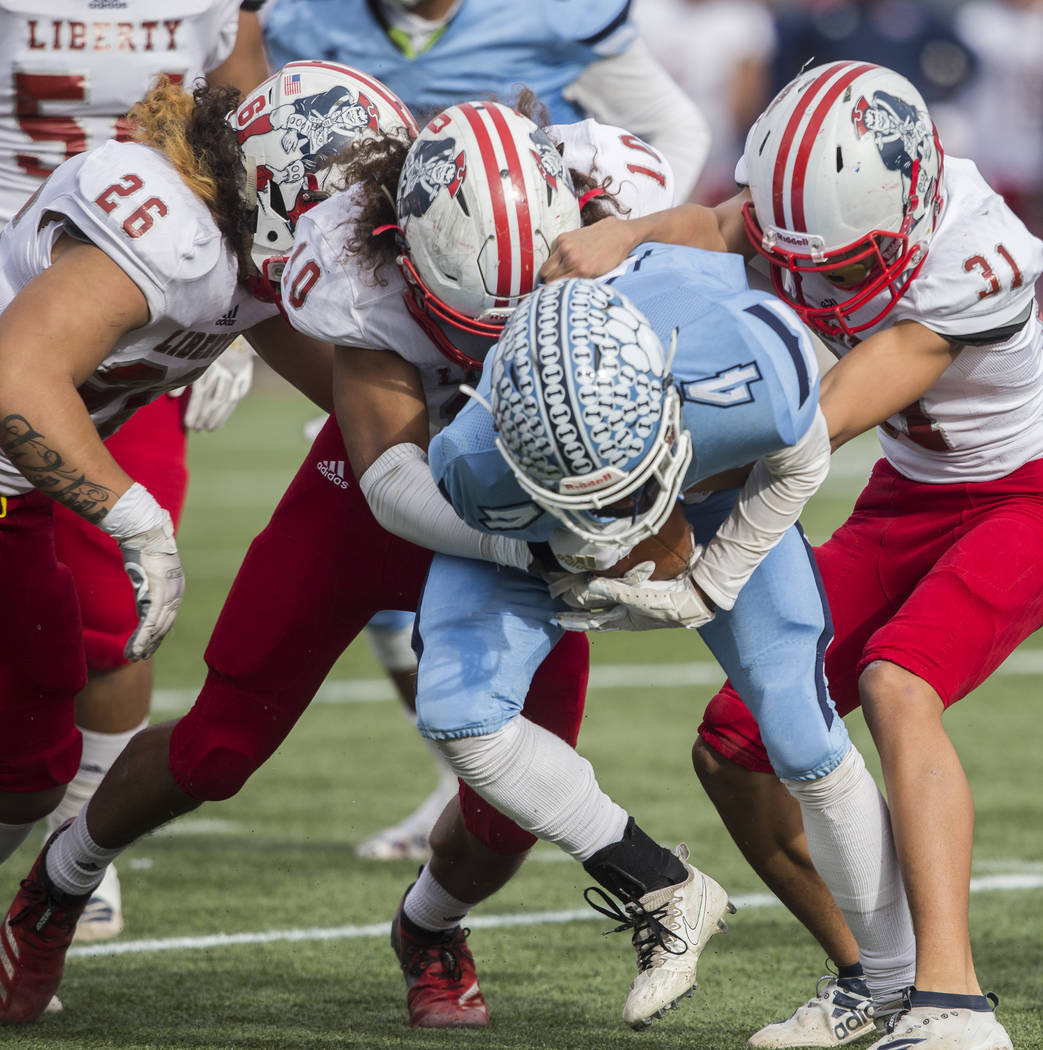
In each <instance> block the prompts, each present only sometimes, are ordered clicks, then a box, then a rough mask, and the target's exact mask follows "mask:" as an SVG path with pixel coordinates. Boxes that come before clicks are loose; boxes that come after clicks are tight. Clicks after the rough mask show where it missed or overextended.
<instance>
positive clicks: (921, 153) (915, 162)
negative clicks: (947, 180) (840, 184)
mask: <svg viewBox="0 0 1043 1050" xmlns="http://www.w3.org/2000/svg"><path fill="white" fill-rule="evenodd" d="M851 122H852V123H853V124H854V126H855V134H856V135H858V137H859V138H862V137H863V136H865V135H871V136H872V138H873V141H874V143H875V144H876V148H877V151H878V152H879V154H880V159H881V160H882V161H883V163H884V167H885V168H887V169H888V170H889V171H897V172H900V173H901V174H902V176H903V178H904V179H905V180H906V185H907V189H906V195H905V199H906V208H905V219H904V223H903V225H904V228H903V229H901V230H900V232H901V233H908V232H909V230H910V229H911V228H912V227H913V226H914V225H915V224H916V223H917V222H918V221H919V220H920V219H921V218H922V217H923V213H924V210H925V209H926V207H927V202H928V201H930V200H932V199H933V197H934V187H933V186H932V185H931V184H930V183H931V180H930V178H929V177H928V175H927V169H926V167H925V162H926V161H929V160H930V159H931V157H932V156H933V155H934V153H935V141H934V127H933V125H932V124H931V122H930V120H929V119H928V118H927V115H926V114H925V113H923V112H922V111H921V110H919V109H918V108H917V107H916V105H915V104H913V103H910V102H905V101H903V100H902V99H900V98H898V97H897V96H895V95H892V94H889V93H888V92H886V91H874V92H873V94H872V101H869V100H867V99H866V97H865V96H864V95H863V96H861V97H860V98H859V100H858V102H857V103H856V104H855V108H854V109H853V110H852V111H851ZM921 182H924V183H925V185H920V183H921Z"/></svg>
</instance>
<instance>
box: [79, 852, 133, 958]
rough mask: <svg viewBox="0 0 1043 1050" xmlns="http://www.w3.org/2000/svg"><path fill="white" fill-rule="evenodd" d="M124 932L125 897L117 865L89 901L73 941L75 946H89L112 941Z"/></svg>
mask: <svg viewBox="0 0 1043 1050" xmlns="http://www.w3.org/2000/svg"><path fill="white" fill-rule="evenodd" d="M122 932H123V895H122V893H121V892H120V880H119V876H118V875H117V874H116V865H115V864H110V865H109V866H108V867H107V868H106V869H105V875H104V876H103V877H102V880H101V882H100V883H98V886H97V888H96V889H95V890H94V892H93V893H92V894H91V896H90V900H88V901H87V906H86V907H85V908H84V909H83V914H82V915H81V916H80V921H79V922H78V923H77V924H76V932H75V933H74V934H73V937H72V939H73V943H75V944H89V943H92V942H94V941H108V940H111V939H112V938H113V937H118V936H119V935H120V934H121V933H122Z"/></svg>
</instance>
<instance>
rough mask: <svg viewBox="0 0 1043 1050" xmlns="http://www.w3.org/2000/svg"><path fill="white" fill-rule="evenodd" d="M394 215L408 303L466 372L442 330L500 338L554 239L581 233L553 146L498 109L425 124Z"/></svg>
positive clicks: (455, 113)
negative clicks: (399, 233)
mask: <svg viewBox="0 0 1043 1050" xmlns="http://www.w3.org/2000/svg"><path fill="white" fill-rule="evenodd" d="M397 210H398V224H399V227H400V228H401V230H402V236H403V240H404V244H405V255H404V256H402V257H401V258H400V259H399V265H400V266H401V268H402V271H403V274H404V276H405V278H406V286H407V289H408V290H407V303H408V304H409V305H410V309H411V310H412V312H413V314H414V316H416V317H417V319H418V320H420V321H421V324H423V325H424V327H425V329H426V330H427V331H428V333H429V334H430V335H431V336H432V338H433V339H434V340H435V342H436V343H437V344H438V346H439V348H440V349H441V350H442V352H443V353H445V354H447V356H449V357H451V358H452V359H453V360H455V361H457V362H458V363H462V364H464V365H466V366H467V367H474V366H475V365H476V364H477V363H478V362H477V361H476V360H475V359H474V357H473V356H471V355H470V354H467V353H464V352H463V351H461V350H460V349H459V348H458V347H456V345H455V344H454V343H453V342H452V341H451V340H450V339H449V338H448V336H447V335H446V333H445V331H444V327H443V326H445V325H450V326H452V327H454V328H456V329H458V330H460V331H463V332H467V333H470V334H471V335H478V336H483V337H486V338H488V339H490V340H492V339H495V338H496V337H497V336H498V335H499V333H500V331H501V330H502V328H503V325H504V322H505V321H506V320H507V318H508V317H509V316H510V314H511V312H512V311H513V310H514V308H515V307H516V306H517V305H518V303H519V302H520V301H521V300H522V299H523V298H524V297H525V296H526V295H528V294H529V293H530V292H531V291H532V290H533V288H534V287H535V284H536V275H537V274H538V273H539V269H540V266H542V265H543V262H544V260H545V259H546V258H547V256H548V255H549V254H550V248H551V245H552V244H553V243H554V239H555V238H556V237H557V236H558V234H559V233H563V232H565V231H566V230H574V229H577V228H578V227H579V225H580V217H579V202H578V201H577V199H576V193H575V190H574V188H573V185H572V178H571V176H570V175H569V171H568V168H567V167H566V166H565V162H564V161H563V160H562V158H561V155H560V154H559V153H558V151H557V149H556V148H555V147H554V145H553V143H552V142H551V141H550V139H549V138H548V137H547V136H546V134H545V133H544V132H543V131H541V130H540V129H539V128H538V127H537V126H536V125H535V124H534V123H533V122H532V121H531V120H529V119H528V118H527V117H524V116H522V115H521V114H520V113H518V112H516V111H515V110H513V109H511V108H510V107H508V106H504V105H501V104H499V103H497V102H465V103H463V104H461V105H458V106H451V107H450V108H449V109H446V110H443V111H442V112H441V113H439V114H438V115H437V116H436V117H434V118H433V119H432V120H431V121H430V122H429V123H428V124H427V126H426V127H425V128H424V129H423V131H421V133H420V135H419V136H418V137H417V140H416V141H415V142H414V143H413V145H412V147H411V148H410V150H409V154H408V155H407V157H406V160H405V164H404V165H403V168H402V174H401V176H400V177H399V182H398V209H397ZM468 345H469V346H470V344H468Z"/></svg>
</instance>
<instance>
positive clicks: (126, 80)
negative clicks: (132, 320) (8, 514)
mask: <svg viewBox="0 0 1043 1050" xmlns="http://www.w3.org/2000/svg"><path fill="white" fill-rule="evenodd" d="M258 5H259V0H245V2H243V3H242V4H240V3H239V0H206V2H204V3H201V4H197V5H193V6H192V7H190V8H183V9H181V10H179V11H176V12H174V13H173V17H172V16H171V9H170V7H169V5H166V4H162V3H160V2H159V0H127V2H126V3H122V4H120V5H119V7H118V10H117V8H116V7H115V6H114V5H112V4H110V5H108V6H107V8H106V7H103V6H100V5H97V6H94V7H91V8H90V9H89V10H88V9H85V8H84V6H83V4H81V3H75V2H72V0H40V2H37V3H33V4H25V3H21V2H17V0H0V56H2V58H3V60H4V63H3V68H4V70H5V73H4V75H3V77H0V226H3V225H4V224H6V223H7V222H8V221H10V219H11V218H12V217H13V216H14V215H15V213H16V212H17V211H18V209H19V208H20V207H21V206H22V205H23V204H24V203H25V202H26V200H28V199H29V197H30V196H31V195H32V194H33V193H34V192H35V191H36V190H37V189H39V187H40V186H41V185H42V183H43V181H44V179H45V178H46V176H47V175H48V174H49V173H50V172H51V171H53V169H54V168H56V167H57V166H58V165H59V164H60V163H61V162H62V161H64V160H66V159H67V158H68V157H71V156H73V155H75V154H77V153H80V152H82V151H84V150H87V149H91V148H93V147H95V146H99V145H101V144H102V143H103V142H105V141H106V140H107V139H110V138H119V139H124V140H126V138H127V137H128V131H129V125H128V124H127V121H126V112H127V110H128V109H130V107H131V106H132V105H133V104H134V102H136V101H137V100H138V99H140V98H141V97H142V96H143V95H144V94H145V92H146V91H147V90H148V89H149V87H150V86H152V82H153V81H154V80H155V78H156V77H157V76H159V75H160V74H164V73H165V74H166V75H167V76H169V77H170V78H171V79H173V80H176V81H178V82H179V83H181V84H182V85H183V86H185V87H186V88H187V87H190V86H192V85H193V84H194V83H195V81H196V80H197V79H198V78H200V77H202V76H204V74H205V75H206V76H207V78H208V80H209V81H210V83H215V84H230V85H231V86H233V87H236V88H239V90H240V91H245V90H247V89H249V88H252V87H254V86H255V85H256V84H258V83H260V81H262V80H264V79H265V77H266V76H267V75H268V71H267V65H266V60H265V56H264V51H263V48H262V46H261V29H260V22H259V20H258V17H257V13H256V10H255V9H256V7H257V6H258ZM251 372H252V354H251V352H250V350H249V348H248V347H246V346H245V345H244V344H243V343H242V341H241V340H240V341H239V342H237V343H236V344H235V345H234V346H233V347H232V348H231V349H230V350H229V351H228V352H227V353H225V354H224V355H222V357H221V358H219V359H218V361H217V362H215V365H214V367H213V368H211V369H208V370H207V371H206V372H204V373H203V375H202V376H201V377H200V378H199V380H197V381H196V382H195V383H194V384H193V385H192V387H191V389H190V392H189V394H188V396H187V397H183V398H182V397H181V396H180V395H181V394H182V391H180V390H179V391H174V392H172V393H171V395H170V396H169V397H161V398H157V399H156V400H155V401H153V402H151V403H150V404H149V405H147V406H144V407H143V408H142V410H141V411H139V412H137V413H135V415H134V417H133V419H132V420H131V421H129V422H128V424H127V425H126V426H123V427H121V428H120V430H119V432H118V433H117V434H114V435H113V436H112V437H111V438H109V439H108V440H107V442H106V447H107V448H108V450H109V452H110V453H111V454H112V455H113V457H114V458H115V459H116V460H117V462H118V463H119V464H120V465H121V466H122V467H123V469H124V470H125V471H126V472H127V473H128V474H129V475H130V476H131V477H134V478H135V479H137V480H138V481H140V482H141V483H142V484H143V485H145V487H146V488H148V490H149V491H150V492H151V493H152V494H153V496H155V498H156V500H157V501H158V503H159V505H160V506H161V507H162V508H163V509H164V510H166V511H168V512H169V514H170V516H171V519H172V521H173V523H174V528H175V532H176V529H177V525H178V520H179V518H180V514H181V509H182V507H183V505H184V499H185V491H186V487H187V481H188V471H187V466H186V463H185V451H186V449H185V444H186V443H185V432H186V430H195V429H214V427H216V426H217V425H219V422H220V421H221V420H222V419H223V418H225V417H227V415H228V414H229V413H230V412H231V410H232V408H233V407H234V405H235V404H236V402H237V401H238V399H239V398H240V397H241V396H242V395H243V394H244V393H245V392H246V389H248V387H249V384H250V376H251ZM54 537H55V546H56V548H57V553H58V560H59V561H60V562H62V563H63V564H64V565H66V566H68V568H69V569H70V570H71V572H72V575H73V581H74V583H75V584H76V590H77V596H78V598H79V603H80V613H81V618H82V622H83V632H84V646H85V655H86V660H87V684H86V685H85V687H84V688H83V690H81V692H80V694H79V695H78V696H77V698H76V724H77V726H78V727H79V728H80V730H81V733H82V735H83V752H82V755H81V758H80V765H79V768H78V770H77V772H76V775H75V776H74V777H73V779H72V781H71V782H70V784H69V785H68V787H67V789H66V793H65V797H64V798H63V799H62V802H61V803H60V805H59V806H58V807H57V808H56V809H54V810H53V811H52V812H51V814H50V815H49V816H48V818H47V822H46V823H47V833H48V834H49V833H50V832H52V831H54V829H55V828H57V827H58V825H59V824H61V823H62V822H63V821H64V820H66V819H67V818H68V817H70V816H72V815H73V814H74V813H76V812H77V810H78V809H79V808H80V807H81V806H82V805H83V803H84V802H85V801H86V799H87V798H89V797H90V794H91V792H92V791H93V789H94V786H95V785H96V784H97V783H98V781H99V780H100V779H101V777H102V776H103V775H104V773H105V771H106V770H107V769H108V768H109V766H110V765H111V764H112V759H113V758H114V757H115V755H117V754H119V752H120V751H121V750H122V749H123V747H124V745H125V744H126V742H127V740H129V739H130V737H131V736H132V735H133V734H134V733H135V732H136V731H137V730H138V729H140V728H141V727H142V725H144V724H145V723H146V722H147V721H148V713H149V705H150V700H151V690H152V661H151V660H139V661H133V662H132V661H130V660H128V659H127V658H126V657H125V656H124V652H123V650H124V646H125V645H126V642H127V639H128V638H129V637H130V635H131V633H132V632H133V631H134V628H135V627H136V625H137V619H138V617H137V610H136V607H135V602H134V591H133V588H132V587H131V585H130V581H129V580H128V579H127V575H126V573H125V572H124V571H123V561H122V559H121V557H120V554H119V548H118V547H117V546H116V544H115V542H114V541H113V540H112V539H111V538H110V537H108V536H105V535H104V534H103V533H102V532H100V531H99V530H98V529H96V528H95V527H94V526H93V525H91V524H89V523H88V522H86V521H85V520H84V519H83V518H81V517H80V516H79V515H77V514H75V513H73V512H72V511H70V510H67V509H66V508H65V507H63V506H61V505H60V504H58V505H56V506H55V518H54ZM122 926H123V912H122V900H121V893H120V884H119V878H118V876H117V874H116V868H115V867H114V866H113V867H110V868H109V869H108V870H107V872H106V875H105V880H104V882H103V883H102V885H101V886H99V887H98V891H97V893H96V894H95V895H94V899H93V900H92V901H91V902H90V904H89V905H88V907H87V908H86V910H85V911H84V913H83V916H82V917H81V920H80V925H79V928H78V930H77V939H79V940H101V939H105V938H108V937H114V936H116V935H117V934H118V933H119V932H120V930H121V929H122Z"/></svg>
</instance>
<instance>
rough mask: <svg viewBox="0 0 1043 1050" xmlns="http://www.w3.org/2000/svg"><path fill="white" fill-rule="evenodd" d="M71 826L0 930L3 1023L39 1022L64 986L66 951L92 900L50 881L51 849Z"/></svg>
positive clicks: (40, 860) (26, 883)
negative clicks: (70, 892)
mask: <svg viewBox="0 0 1043 1050" xmlns="http://www.w3.org/2000/svg"><path fill="white" fill-rule="evenodd" d="M69 823H70V822H66V823H65V824H63V825H62V826H61V827H60V828H59V829H58V830H57V831H56V832H55V833H54V834H53V835H52V836H51V837H50V838H49V839H48V840H47V844H46V845H45V846H44V848H43V849H42V850H41V852H40V855H39V856H38V857H37V858H36V863H35V864H34V865H33V866H32V870H31V871H30V872H29V875H28V876H27V877H26V878H24V879H23V880H22V885H21V888H20V889H19V890H18V894H17V896H16V897H15V899H14V903H12V905H11V908H10V910H9V911H8V913H7V916H6V917H5V919H4V924H3V926H2V927H0V1022H3V1023H7V1024H20V1023H22V1022H25V1021H34V1020H36V1018H37V1017H39V1016H40V1014H42V1013H43V1012H44V1011H45V1010H46V1009H47V1007H48V1005H49V1004H50V1002H51V1000H52V998H53V997H54V993H55V992H56V991H57V990H58V985H59V984H61V980H62V972H63V971H64V969H65V952H66V951H67V950H68V947H69V943H70V942H71V941H72V935H73V933H74V932H75V931H76V922H77V920H78V919H79V917H80V913H81V912H82V911H83V909H84V906H85V905H86V903H87V901H88V900H89V899H90V894H89V893H87V894H84V895H83V896H73V895H72V894H69V893H62V892H60V891H59V890H56V889H55V888H54V886H52V885H51V882H50V880H49V879H48V878H47V872H46V870H45V867H44V858H45V857H46V856H47V850H48V847H49V846H50V845H51V843H52V842H53V841H54V840H55V838H56V837H57V836H58V835H60V834H61V833H62V832H63V831H64V830H65V829H66V827H68V824H69Z"/></svg>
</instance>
